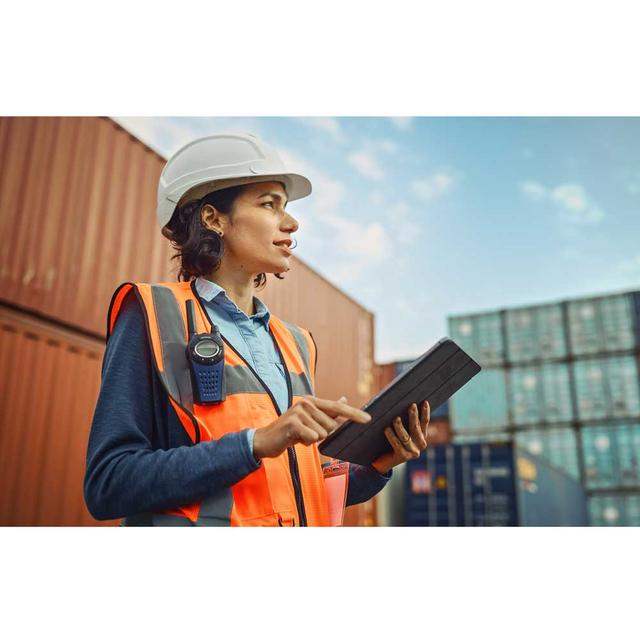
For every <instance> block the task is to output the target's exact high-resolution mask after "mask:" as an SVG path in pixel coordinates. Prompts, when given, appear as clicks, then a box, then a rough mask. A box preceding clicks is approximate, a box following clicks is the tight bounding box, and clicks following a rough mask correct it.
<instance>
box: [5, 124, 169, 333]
mask: <svg viewBox="0 0 640 640" xmlns="http://www.w3.org/2000/svg"><path fill="white" fill-rule="evenodd" d="M163 164H164V160H163V159H162V158H161V157H160V156H158V155H157V154H156V153H154V152H153V151H151V150H150V149H148V148H147V147H145V146H144V145H143V144H142V143H140V142H139V141H137V140H136V139H135V138H133V137H132V136H131V135H130V134H128V133H127V132H126V131H124V130H123V129H122V128H120V127H119V126H118V125H117V124H115V123H114V122H113V121H111V120H109V119H106V118H90V117H89V118H0V165H1V166H2V168H3V170H2V172H1V173H0V229H1V232H2V237H3V238H5V239H6V238H11V242H10V243H9V242H5V243H3V247H2V253H1V255H0V291H1V292H2V293H1V294H0V295H1V297H2V298H3V299H4V300H6V301H8V302H11V303H14V304H16V305H19V306H21V307H24V308H28V309H34V310H36V311H38V312H40V313H42V314H44V315H46V316H49V317H52V318H55V319H58V320H61V321H63V322H65V323H68V324H71V325H74V326H77V327H79V328H81V329H84V330H88V331H92V332H95V333H98V334H103V333H104V331H105V324H106V320H105V314H106V309H107V306H108V303H109V300H110V297H111V294H112V293H113V291H114V289H115V287H116V286H117V285H118V284H120V283H121V282H124V281H127V280H132V281H144V282H154V281H155V282H158V281H166V280H171V279H175V278H174V276H173V273H174V272H175V270H174V269H172V268H171V265H170V263H169V256H170V254H171V248H170V245H169V242H168V241H167V240H166V239H165V238H163V237H162V236H161V234H160V232H159V229H158V227H157V223H156V219H155V208H156V188H157V181H158V177H159V175H160V172H161V170H162V166H163ZM43 211H46V215H43V214H42V212H43ZM35 228H37V229H38V232H37V233H34V229H35Z"/></svg>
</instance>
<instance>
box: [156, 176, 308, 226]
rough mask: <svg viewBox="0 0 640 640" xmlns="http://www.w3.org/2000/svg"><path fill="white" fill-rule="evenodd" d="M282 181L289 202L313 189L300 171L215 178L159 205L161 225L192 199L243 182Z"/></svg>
mask: <svg viewBox="0 0 640 640" xmlns="http://www.w3.org/2000/svg"><path fill="white" fill-rule="evenodd" d="M274 181H275V182H282V183H283V184H284V187H285V190H286V192H287V198H288V201H289V202H292V201H293V200H300V198H305V197H306V196H308V195H309V194H310V193H311V191H312V187H311V182H310V181H309V180H308V179H307V178H305V177H304V176H303V175H300V174H298V173H278V174H271V175H260V176H258V175H256V176H244V177H241V178H225V179H222V180H213V181H211V182H206V183H203V184H199V185H195V186H194V187H192V188H190V189H189V190H187V191H186V192H185V193H184V194H183V195H182V196H181V197H180V198H179V200H178V202H177V203H174V202H171V201H170V200H169V199H166V200H165V201H164V202H163V203H162V204H160V205H159V207H158V211H157V213H158V223H159V224H160V227H164V226H165V225H166V224H167V223H168V222H169V220H171V216H172V215H173V212H174V211H175V209H176V207H178V206H182V205H184V204H186V203H187V202H189V201H190V200H199V199H200V198H203V197H204V196H205V195H207V194H209V193H213V192H214V191H221V190H222V189H227V188H228V187H235V186H239V185H242V184H252V183H254V182H274Z"/></svg>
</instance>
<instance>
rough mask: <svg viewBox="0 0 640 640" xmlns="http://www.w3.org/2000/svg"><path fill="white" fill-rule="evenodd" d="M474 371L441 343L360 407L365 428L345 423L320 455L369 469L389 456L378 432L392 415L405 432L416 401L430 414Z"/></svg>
mask: <svg viewBox="0 0 640 640" xmlns="http://www.w3.org/2000/svg"><path fill="white" fill-rule="evenodd" d="M480 369H481V367H480V365H479V364H478V363H477V362H476V361H475V360H473V359H472V358H471V357H470V356H469V355H467V354H466V353H465V352H464V351H463V350H462V349H461V348H460V347H459V346H458V345H457V344H456V343H455V342H454V341H453V340H451V339H449V338H443V339H442V340H440V341H439V342H437V343H436V344H435V345H434V346H433V347H431V349H429V351H427V352H426V353H424V354H423V355H422V356H420V358H418V359H417V360H416V361H415V362H414V363H413V364H412V365H411V367H410V368H409V369H407V370H406V371H404V372H403V373H401V374H400V375H399V376H397V377H396V378H395V380H392V381H391V382H390V383H389V384H388V385H387V386H386V387H385V388H384V389H382V391H380V393H378V395H377V396H375V397H374V398H372V399H371V400H369V402H368V403H367V404H366V405H365V406H364V407H362V409H363V410H364V411H366V412H367V413H369V414H370V415H371V420H370V421H369V422H368V423H367V424H359V423H357V422H352V421H348V422H345V423H344V424H343V425H341V426H340V428H339V429H336V430H335V431H334V432H333V433H332V434H331V435H330V436H328V437H327V438H325V440H324V441H323V442H322V443H320V447H319V449H320V453H322V454H324V455H325V456H331V457H333V458H338V459H339V460H346V461H348V462H356V463H358V464H371V462H373V461H374V460H375V459H376V458H378V457H379V456H381V455H382V454H383V453H385V452H387V451H392V448H391V445H390V444H389V441H388V440H387V438H386V436H385V435H384V430H385V428H386V427H389V426H392V424H393V419H394V418H395V417H396V416H400V417H401V418H402V423H403V424H404V426H405V428H406V429H407V430H408V429H409V407H410V406H411V405H412V404H413V403H414V402H415V403H416V404H417V405H418V411H420V405H421V404H422V402H423V401H424V400H428V401H429V405H430V406H431V411H432V412H433V411H435V410H436V409H437V408H438V407H439V406H440V405H441V404H442V403H443V402H445V401H446V400H448V399H449V398H450V397H451V396H452V395H453V394H454V393H455V392H456V391H458V389H460V388H461V387H463V386H464V385H465V384H466V383H467V382H469V380H471V378H473V376H475V375H476V374H477V373H478V372H479V371H480ZM427 442H428V441H427Z"/></svg>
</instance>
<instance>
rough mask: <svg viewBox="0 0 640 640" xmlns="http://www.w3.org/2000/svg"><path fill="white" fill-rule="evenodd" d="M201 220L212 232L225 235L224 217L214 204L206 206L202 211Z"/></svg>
mask: <svg viewBox="0 0 640 640" xmlns="http://www.w3.org/2000/svg"><path fill="white" fill-rule="evenodd" d="M200 220H201V221H202V224H203V225H204V226H205V227H206V228H207V229H210V230H211V231H215V232H216V233H218V234H221V233H224V225H223V224H222V216H221V215H220V213H219V212H218V210H217V209H216V208H215V207H214V206H213V205H212V204H205V205H204V206H203V207H202V209H201V210H200Z"/></svg>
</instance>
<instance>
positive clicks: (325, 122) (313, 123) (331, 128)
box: [299, 117, 347, 144]
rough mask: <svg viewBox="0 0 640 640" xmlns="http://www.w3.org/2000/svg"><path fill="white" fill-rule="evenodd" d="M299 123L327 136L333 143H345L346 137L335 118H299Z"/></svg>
mask: <svg viewBox="0 0 640 640" xmlns="http://www.w3.org/2000/svg"><path fill="white" fill-rule="evenodd" d="M299 120H300V121H301V122H303V123H304V124H306V125H308V126H309V127H312V128H314V129H316V130H318V131H320V132H322V133H326V134H329V136H331V138H332V139H333V141H334V142H338V143H340V144H342V143H344V142H346V140H347V137H346V135H345V133H344V131H343V129H342V125H341V124H340V120H338V119H337V118H328V117H321V118H320V117H318V118H312V117H308V118H299Z"/></svg>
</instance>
